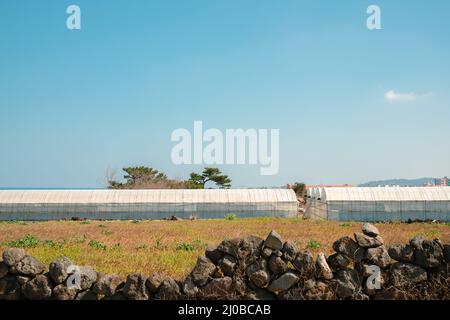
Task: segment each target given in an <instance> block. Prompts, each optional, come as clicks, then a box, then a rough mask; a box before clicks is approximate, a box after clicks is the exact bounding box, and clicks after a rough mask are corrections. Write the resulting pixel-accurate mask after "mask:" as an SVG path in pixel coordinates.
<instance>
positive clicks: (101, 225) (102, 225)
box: [98, 224, 106, 228]
mask: <svg viewBox="0 0 450 320" xmlns="http://www.w3.org/2000/svg"><path fill="white" fill-rule="evenodd" d="M98 227H99V228H106V226H105V225H104V224H99V225H98Z"/></svg>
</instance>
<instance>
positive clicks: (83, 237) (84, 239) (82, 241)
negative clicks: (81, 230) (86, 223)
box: [71, 235, 87, 244]
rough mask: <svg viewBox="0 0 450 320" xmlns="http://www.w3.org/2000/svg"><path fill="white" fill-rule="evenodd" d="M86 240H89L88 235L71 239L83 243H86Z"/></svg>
mask: <svg viewBox="0 0 450 320" xmlns="http://www.w3.org/2000/svg"><path fill="white" fill-rule="evenodd" d="M86 240H87V237H86V235H82V236H78V237H74V238H72V239H71V241H72V242H74V243H76V244H82V243H85V242H86Z"/></svg>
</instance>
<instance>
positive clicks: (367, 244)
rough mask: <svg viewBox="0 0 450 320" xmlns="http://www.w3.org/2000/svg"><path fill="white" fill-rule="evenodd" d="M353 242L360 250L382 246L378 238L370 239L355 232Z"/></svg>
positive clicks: (381, 240) (381, 241)
mask: <svg viewBox="0 0 450 320" xmlns="http://www.w3.org/2000/svg"><path fill="white" fill-rule="evenodd" d="M355 240H356V242H357V243H358V245H359V246H360V247H362V248H376V247H379V246H381V245H383V239H382V238H381V237H380V236H376V237H371V236H368V235H366V234H364V233H360V232H355Z"/></svg>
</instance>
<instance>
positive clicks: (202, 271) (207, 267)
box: [191, 257, 216, 286]
mask: <svg viewBox="0 0 450 320" xmlns="http://www.w3.org/2000/svg"><path fill="white" fill-rule="evenodd" d="M215 270H216V266H215V265H214V263H212V262H211V260H209V259H208V258H206V257H198V259H197V263H196V265H195V267H194V269H193V270H192V272H191V276H192V280H193V281H194V283H195V284H196V285H198V286H204V285H205V284H206V283H207V282H208V280H209V278H210V277H211V275H212V274H213V272H214V271H215Z"/></svg>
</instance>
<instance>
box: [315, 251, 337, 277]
mask: <svg viewBox="0 0 450 320" xmlns="http://www.w3.org/2000/svg"><path fill="white" fill-rule="evenodd" d="M315 276H316V277H317V278H318V279H325V280H331V279H333V272H332V271H331V268H330V266H329V265H328V263H327V259H326V258H325V255H324V254H323V253H322V252H320V253H319V254H318V255H317V260H316V266H315Z"/></svg>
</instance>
